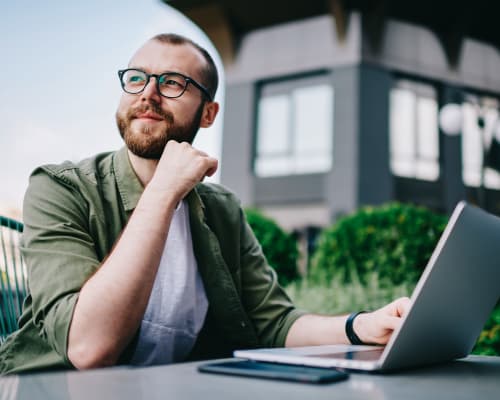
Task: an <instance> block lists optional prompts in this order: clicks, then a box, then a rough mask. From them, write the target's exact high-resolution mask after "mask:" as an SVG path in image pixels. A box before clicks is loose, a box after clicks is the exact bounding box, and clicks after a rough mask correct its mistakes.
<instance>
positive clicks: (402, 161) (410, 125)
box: [389, 80, 439, 181]
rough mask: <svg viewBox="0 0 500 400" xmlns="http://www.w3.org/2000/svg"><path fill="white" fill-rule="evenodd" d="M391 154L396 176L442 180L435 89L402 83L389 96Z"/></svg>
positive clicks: (414, 83) (419, 84) (406, 82)
mask: <svg viewBox="0 0 500 400" xmlns="http://www.w3.org/2000/svg"><path fill="white" fill-rule="evenodd" d="M389 101H390V122H389V131H390V133H389V134H390V154H391V162H390V164H391V170H392V172H393V174H394V175H397V176H403V177H408V178H416V179H421V180H427V181H435V180H437V179H438V178H439V130H438V105H437V101H436V91H435V89H434V88H433V87H432V86H430V85H426V84H422V83H417V82H411V81H406V80H405V81H399V82H398V83H397V85H396V86H395V87H394V88H393V89H392V90H391V93H390V100H389Z"/></svg>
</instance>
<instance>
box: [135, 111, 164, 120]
mask: <svg viewBox="0 0 500 400" xmlns="http://www.w3.org/2000/svg"><path fill="white" fill-rule="evenodd" d="M135 118H137V119H152V120H155V121H163V117H161V116H159V115H158V114H155V113H153V112H145V113H137V114H136V115H135Z"/></svg>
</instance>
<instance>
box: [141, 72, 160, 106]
mask: <svg viewBox="0 0 500 400" xmlns="http://www.w3.org/2000/svg"><path fill="white" fill-rule="evenodd" d="M141 98H143V99H145V100H146V99H151V98H153V99H155V100H157V101H160V100H161V96H160V93H158V85H157V84H156V77H154V76H152V77H151V78H150V79H149V82H148V83H147V85H146V87H145V88H144V90H143V91H142V93H141Z"/></svg>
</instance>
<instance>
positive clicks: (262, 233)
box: [245, 208, 300, 285]
mask: <svg viewBox="0 0 500 400" xmlns="http://www.w3.org/2000/svg"><path fill="white" fill-rule="evenodd" d="M245 214H246V217H247V220H248V223H249V225H250V227H251V228H252V230H253V231H254V233H255V236H256V238H257V240H258V241H259V243H260V245H261V246H262V251H263V252H264V255H265V256H266V258H267V261H268V263H269V265H271V266H272V267H273V268H274V269H275V270H276V272H277V273H278V281H279V283H280V284H281V285H287V284H288V283H290V282H292V281H293V280H295V279H297V278H298V277H299V276H300V275H299V273H298V268H297V261H298V257H299V251H298V248H297V241H296V240H295V239H294V237H293V236H292V235H290V234H288V233H286V232H284V231H283V229H281V228H280V227H279V226H278V224H277V223H276V222H274V221H273V220H272V219H271V218H268V217H265V216H264V215H263V214H262V213H261V212H260V211H259V210H257V209H253V208H248V209H246V210H245Z"/></svg>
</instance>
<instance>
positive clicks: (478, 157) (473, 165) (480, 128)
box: [462, 95, 500, 189]
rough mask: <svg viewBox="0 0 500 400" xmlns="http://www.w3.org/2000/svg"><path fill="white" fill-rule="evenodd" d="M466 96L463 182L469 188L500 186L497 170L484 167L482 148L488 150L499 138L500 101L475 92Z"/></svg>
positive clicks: (463, 107) (463, 131) (463, 119)
mask: <svg viewBox="0 0 500 400" xmlns="http://www.w3.org/2000/svg"><path fill="white" fill-rule="evenodd" d="M466 99H467V100H466V101H465V102H464V103H463V104H462V178H463V181H464V183H465V185H467V186H470V187H479V186H484V187H487V188H490V189H500V174H499V173H498V171H495V170H494V169H490V168H486V167H484V166H483V149H488V148H489V147H490V145H491V143H492V140H493V139H494V138H495V140H499V141H500V137H499V136H500V132H498V130H499V129H498V128H499V120H498V119H499V113H498V108H499V106H500V104H499V101H498V100H497V99H494V98H487V97H482V98H478V97H476V96H473V95H467V96H466ZM481 120H482V121H481ZM481 170H482V172H483V174H481Z"/></svg>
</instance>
